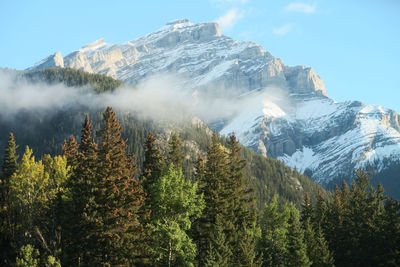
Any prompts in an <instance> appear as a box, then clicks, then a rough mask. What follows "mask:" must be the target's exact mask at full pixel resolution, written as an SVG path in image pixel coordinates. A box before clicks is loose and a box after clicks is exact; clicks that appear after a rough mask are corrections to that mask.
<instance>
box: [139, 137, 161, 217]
mask: <svg viewBox="0 0 400 267" xmlns="http://www.w3.org/2000/svg"><path fill="white" fill-rule="evenodd" d="M163 169H164V165H163V157H162V154H161V151H160V149H159V148H158V147H157V145H156V138H155V137H154V135H153V134H152V133H149V134H148V136H147V139H146V143H145V159H144V162H143V175H142V181H141V182H142V183H141V184H142V187H143V190H144V192H145V193H146V206H145V208H146V209H147V210H148V211H150V210H151V209H152V206H153V203H152V185H153V184H155V183H156V182H157V180H158V179H159V178H160V176H161V174H162V170H163Z"/></svg>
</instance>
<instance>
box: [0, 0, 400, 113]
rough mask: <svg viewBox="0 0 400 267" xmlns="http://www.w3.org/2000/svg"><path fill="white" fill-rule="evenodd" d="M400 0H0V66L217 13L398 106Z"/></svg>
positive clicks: (243, 33)
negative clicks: (167, 23)
mask: <svg viewBox="0 0 400 267" xmlns="http://www.w3.org/2000/svg"><path fill="white" fill-rule="evenodd" d="M399 14H400V1H397V0H380V1H379V0H354V1H342V0H340V1H339V0H337V1H328V0H315V1H287V0H281V1H272V0H198V1H188V0H186V1H172V0H169V1H161V0H159V1H150V0H149V1H133V0H131V1H122V0H114V1H102V0H96V1H91V0H86V1H83V0H80V1H75V0H69V1H54V0H53V1H51V0H47V1H45V0H36V1H28V0H26V1H21V0H13V1H7V0H0V23H1V27H0V67H3V68H4V67H8V68H13V69H25V68H27V67H29V66H31V65H33V64H34V63H35V62H37V61H39V60H41V59H42V58H44V57H46V56H48V55H49V54H52V53H54V52H56V51H60V52H61V53H62V55H63V56H65V55H66V54H68V53H70V52H72V51H73V50H76V49H78V48H80V47H82V46H83V45H85V44H88V43H91V42H93V41H95V40H97V39H100V38H105V40H106V41H107V42H110V43H123V42H126V41H129V40H132V39H135V38H137V37H140V36H142V35H144V34H147V33H149V32H151V31H154V30H156V29H158V28H160V27H161V26H163V25H164V24H165V23H166V22H168V21H170V20H173V19H177V18H187V19H189V20H190V21H191V22H193V23H198V22H209V21H218V22H220V24H221V28H222V33H223V34H225V35H228V36H231V37H233V38H235V39H237V40H240V41H254V42H256V43H259V44H261V45H262V46H263V47H264V48H265V49H266V50H268V51H270V52H271V53H272V55H274V56H275V57H279V58H281V59H282V60H283V61H284V62H285V63H286V64H287V65H306V66H311V67H313V68H314V69H315V70H316V72H317V73H318V74H319V75H320V76H321V77H322V78H323V80H324V82H325V86H326V89H327V92H328V95H329V96H330V97H331V98H333V99H335V100H337V101H344V100H361V101H363V102H364V103H367V104H380V105H383V106H386V107H389V108H392V109H395V110H397V111H400V15H399Z"/></svg>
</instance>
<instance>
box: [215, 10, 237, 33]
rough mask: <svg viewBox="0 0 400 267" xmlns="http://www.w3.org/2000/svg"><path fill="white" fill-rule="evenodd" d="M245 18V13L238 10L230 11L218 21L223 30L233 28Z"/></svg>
mask: <svg viewBox="0 0 400 267" xmlns="http://www.w3.org/2000/svg"><path fill="white" fill-rule="evenodd" d="M241 18H243V12H240V11H239V10H238V9H236V8H232V9H230V10H228V12H226V13H225V14H224V15H222V16H221V17H219V18H218V19H217V20H216V21H217V22H218V24H219V25H220V26H221V28H225V29H227V28H231V27H232V26H233V25H234V24H235V23H236V22H237V21H238V20H240V19H241Z"/></svg>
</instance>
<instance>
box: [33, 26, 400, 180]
mask: <svg viewBox="0 0 400 267" xmlns="http://www.w3.org/2000/svg"><path fill="white" fill-rule="evenodd" d="M57 64H58V65H59V66H57ZM49 65H51V66H54V67H61V65H62V64H61V60H60V54H59V53H56V54H54V55H53V56H50V57H48V58H47V59H46V60H44V61H42V62H40V64H37V65H35V66H34V67H32V68H31V69H40V68H43V67H46V66H49ZM63 65H64V67H71V68H75V69H80V70H85V71H88V72H94V73H100V74H105V75H108V76H111V77H113V78H117V79H119V80H122V81H123V82H125V83H126V84H133V85H135V84H137V83H139V82H140V81H142V80H144V79H146V78H148V77H151V76H154V75H159V74H163V73H169V74H171V73H172V74H174V75H177V76H178V77H179V79H178V82H177V84H176V86H178V87H181V88H184V90H185V92H187V93H188V94H193V95H196V96H199V97H200V99H201V97H202V96H205V95H206V96H210V95H211V96H212V97H214V98H226V99H228V98H230V99H232V98H233V99H240V100H245V101H250V102H249V103H250V104H249V105H247V106H246V107H244V108H243V110H236V112H233V113H232V114H229V116H226V117H224V118H221V120H219V121H218V123H216V122H215V121H214V122H213V121H209V122H208V123H211V125H213V123H215V125H218V127H215V128H218V129H219V130H220V132H221V133H222V134H225V135H228V134H230V133H231V132H235V133H236V134H237V136H238V138H239V140H240V141H241V142H242V143H243V144H245V145H246V146H248V147H250V148H252V149H253V150H255V151H257V152H259V153H262V154H264V155H269V156H272V157H275V158H278V159H280V160H282V161H284V162H285V163H286V164H288V165H289V166H291V167H293V168H296V169H298V170H300V171H301V172H303V173H304V172H306V173H307V174H309V175H310V176H311V177H312V178H313V179H314V180H316V181H318V182H319V183H321V184H328V183H329V182H330V181H332V180H334V179H336V178H338V177H337V174H338V173H339V176H341V177H352V174H353V170H354V169H356V168H358V167H367V166H369V165H375V166H377V169H378V171H381V170H383V169H385V168H387V167H388V166H389V165H390V161H391V159H396V158H400V127H399V125H400V121H399V117H398V114H397V112H396V111H393V110H390V109H386V108H384V107H381V106H379V105H367V106H365V105H364V104H362V103H361V102H359V101H346V102H341V103H337V102H335V101H334V100H332V99H330V98H329V97H328V95H327V92H326V89H325V85H324V83H323V80H322V78H321V77H320V76H318V74H316V73H315V71H314V70H313V68H310V67H306V66H294V67H290V66H286V65H285V64H284V63H283V61H282V60H281V59H279V58H275V57H274V56H272V55H271V54H270V53H269V52H268V51H266V50H265V49H264V48H263V47H262V46H261V45H258V44H256V43H253V42H239V41H236V40H234V39H232V38H230V37H227V36H224V35H222V34H221V32H220V29H219V26H218V24H217V23H215V22H212V23H199V24H192V23H191V22H190V21H188V20H176V21H173V22H170V23H167V25H165V26H164V27H162V28H160V29H159V30H156V31H154V32H152V33H149V34H147V35H145V36H143V37H140V38H137V39H135V40H132V41H128V42H125V43H123V44H121V45H117V44H109V43H107V42H105V41H104V40H103V39H100V40H97V41H95V42H94V43H91V44H89V45H86V46H84V47H82V48H81V49H79V50H76V51H74V52H72V53H70V54H68V55H66V56H65V57H63ZM252 101H254V102H252ZM338 170H339V171H340V172H338ZM334 174H335V175H334Z"/></svg>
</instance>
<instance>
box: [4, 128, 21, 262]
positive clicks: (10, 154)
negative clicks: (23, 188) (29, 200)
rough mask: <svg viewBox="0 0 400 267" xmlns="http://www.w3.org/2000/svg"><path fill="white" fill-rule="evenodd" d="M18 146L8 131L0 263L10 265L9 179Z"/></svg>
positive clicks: (11, 218) (12, 221)
mask: <svg viewBox="0 0 400 267" xmlns="http://www.w3.org/2000/svg"><path fill="white" fill-rule="evenodd" d="M17 148H18V146H17V145H16V143H15V139H14V134H13V133H10V135H9V138H8V143H7V147H6V149H5V151H4V159H3V166H2V170H1V176H0V251H1V252H0V265H10V264H11V259H12V258H13V249H15V246H16V244H15V230H16V229H15V219H16V218H15V211H14V210H13V208H12V202H11V198H10V179H11V177H12V175H13V174H14V173H15V171H16V170H17V166H18V164H17V159H18V155H17V153H16V150H17Z"/></svg>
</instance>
